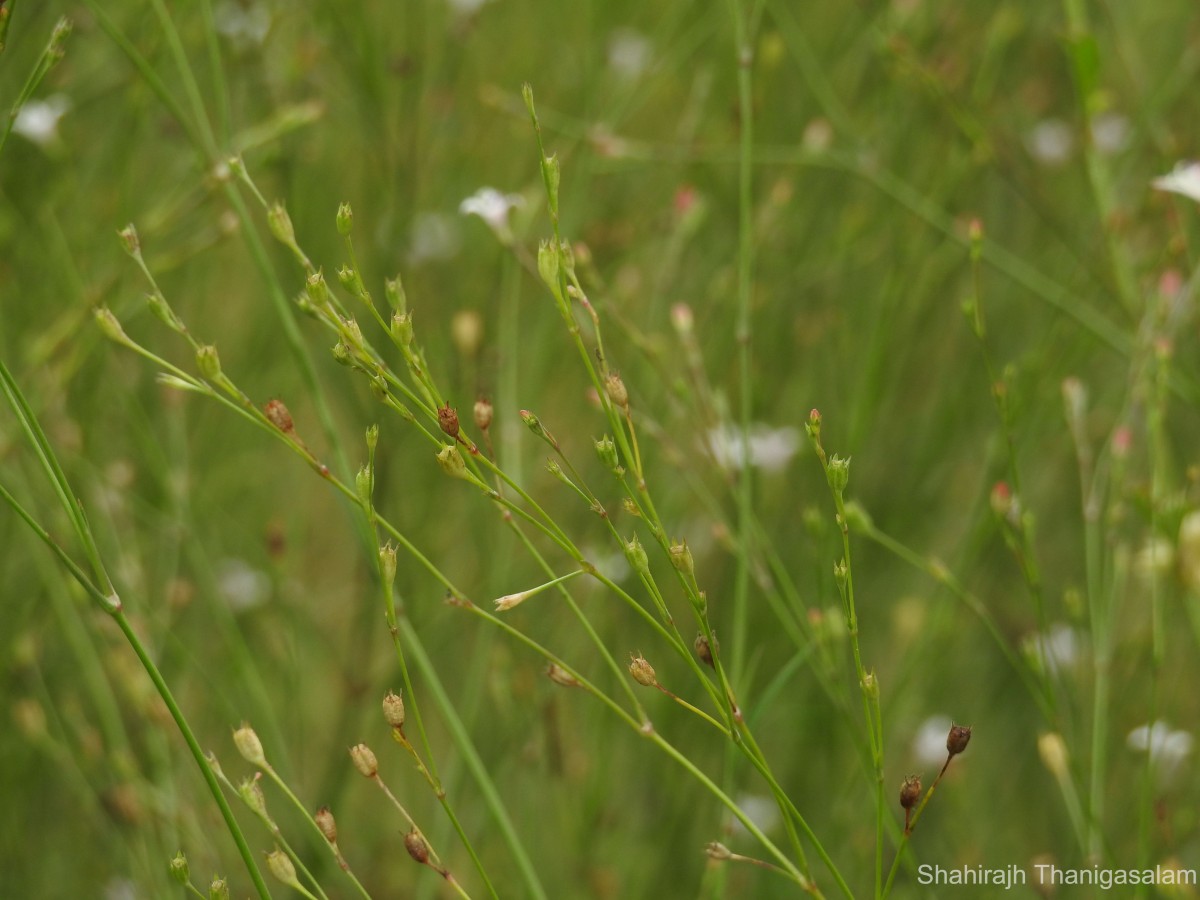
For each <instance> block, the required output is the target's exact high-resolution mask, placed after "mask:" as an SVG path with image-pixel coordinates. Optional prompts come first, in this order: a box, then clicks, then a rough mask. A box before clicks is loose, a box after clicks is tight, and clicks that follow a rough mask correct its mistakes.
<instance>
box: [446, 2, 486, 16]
mask: <svg viewBox="0 0 1200 900" xmlns="http://www.w3.org/2000/svg"><path fill="white" fill-rule="evenodd" d="M446 3H447V5H448V6H449V7H450V8H451V9H452V10H454V11H455V12H456V13H458V14H459V15H460V16H469V15H471V13H473V12H477V11H478V10H480V9H482V8H483V5H484V4H485V3H487V0H446Z"/></svg>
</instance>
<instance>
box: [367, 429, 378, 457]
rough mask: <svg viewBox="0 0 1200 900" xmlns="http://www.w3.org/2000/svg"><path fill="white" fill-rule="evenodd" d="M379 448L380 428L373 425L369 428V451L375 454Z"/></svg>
mask: <svg viewBox="0 0 1200 900" xmlns="http://www.w3.org/2000/svg"><path fill="white" fill-rule="evenodd" d="M377 446H379V426H378V425H371V426H370V427H368V428H367V450H368V451H369V452H371V453H374V452H375V448H376V447H377Z"/></svg>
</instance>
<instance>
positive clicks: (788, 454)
mask: <svg viewBox="0 0 1200 900" xmlns="http://www.w3.org/2000/svg"><path fill="white" fill-rule="evenodd" d="M749 437H750V440H749V445H750V451H749V453H747V452H746V442H744V441H743V440H742V431H741V429H740V428H737V427H734V426H724V427H721V428H713V429H711V430H710V431H709V432H708V436H707V440H708V448H709V450H710V451H711V452H712V455H713V457H714V458H715V459H716V461H717V465H719V466H720V467H721V468H723V469H742V468H745V466H746V459H747V457H749V460H750V465H751V466H753V467H755V468H758V469H763V470H764V471H767V472H778V471H781V470H782V469H783V468H784V467H785V466H786V465H787V464H788V461H789V460H790V459H791V458H792V457H793V456H795V455H796V451H798V450H799V449H800V430H799V429H798V428H790V427H789V428H771V427H769V426H767V425H762V424H754V425H751V426H750V435H749Z"/></svg>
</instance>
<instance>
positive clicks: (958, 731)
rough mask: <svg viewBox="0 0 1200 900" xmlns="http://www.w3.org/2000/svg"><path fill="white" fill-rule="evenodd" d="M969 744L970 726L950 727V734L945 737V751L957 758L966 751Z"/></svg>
mask: <svg viewBox="0 0 1200 900" xmlns="http://www.w3.org/2000/svg"><path fill="white" fill-rule="evenodd" d="M970 742H971V726H970V725H951V726H950V733H949V734H948V735H946V751H947V752H948V753H949V754H950V755H951V756H958V754H960V753H962V752H963V751H964V750H966V749H967V744H969V743H970Z"/></svg>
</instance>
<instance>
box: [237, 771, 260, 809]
mask: <svg viewBox="0 0 1200 900" xmlns="http://www.w3.org/2000/svg"><path fill="white" fill-rule="evenodd" d="M260 774H261V773H260ZM258 778H259V776H258V775H255V776H253V777H251V778H247V779H245V780H244V781H242V782H240V783H239V784H238V786H237V792H238V796H239V797H241V798H242V802H243V803H245V804H246V806H247V807H249V809H250V811H251V812H253V813H254V814H255V815H257V816H259V817H261V818H266V816H267V796H266V794H264V793H263V790H262V785H260V784H259V783H258Z"/></svg>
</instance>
